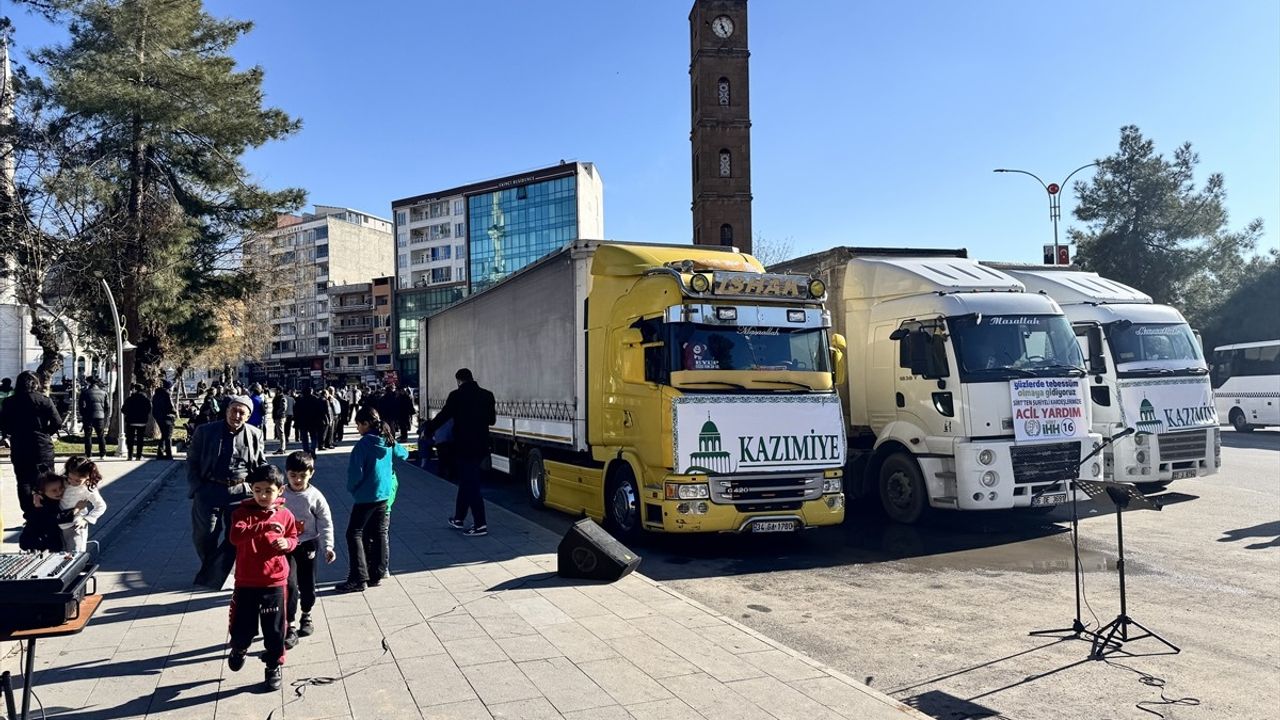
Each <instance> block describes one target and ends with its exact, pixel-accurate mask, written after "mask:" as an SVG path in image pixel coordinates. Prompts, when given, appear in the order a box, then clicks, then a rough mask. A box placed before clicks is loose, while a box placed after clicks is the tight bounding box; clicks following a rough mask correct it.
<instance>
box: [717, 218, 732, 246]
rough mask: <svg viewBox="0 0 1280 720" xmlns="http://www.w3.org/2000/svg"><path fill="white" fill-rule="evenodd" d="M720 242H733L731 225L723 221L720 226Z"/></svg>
mask: <svg viewBox="0 0 1280 720" xmlns="http://www.w3.org/2000/svg"><path fill="white" fill-rule="evenodd" d="M720 244H721V245H732V244H733V226H732V225H730V224H729V223H725V224H723V225H721V226H720Z"/></svg>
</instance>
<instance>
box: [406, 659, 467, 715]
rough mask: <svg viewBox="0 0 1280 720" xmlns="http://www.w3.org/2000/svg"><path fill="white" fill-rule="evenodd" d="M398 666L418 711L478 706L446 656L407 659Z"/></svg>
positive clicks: (459, 674) (465, 683)
mask: <svg viewBox="0 0 1280 720" xmlns="http://www.w3.org/2000/svg"><path fill="white" fill-rule="evenodd" d="M399 665H400V670H401V671H402V672H403V673H404V676H405V678H406V679H407V681H408V684H409V691H410V692H411V693H413V699H414V702H416V703H417V704H418V707H419V708H435V707H437V706H450V705H457V706H459V707H460V708H461V709H464V710H465V704H466V703H468V702H477V704H478V698H477V697H476V693H475V690H473V689H472V687H471V683H470V682H469V681H468V680H467V678H466V676H465V675H463V674H462V671H461V670H459V669H458V666H457V665H454V664H453V660H452V659H450V658H449V656H448V655H428V656H425V657H416V658H408V659H405V660H401V661H400V662H399ZM482 707H483V706H482Z"/></svg>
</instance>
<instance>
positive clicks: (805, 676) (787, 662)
mask: <svg viewBox="0 0 1280 720" xmlns="http://www.w3.org/2000/svg"><path fill="white" fill-rule="evenodd" d="M738 657H740V658H742V659H743V660H746V661H747V662H749V663H751V664H752V665H754V666H756V667H758V668H760V669H761V670H763V671H765V672H766V673H768V674H769V675H770V676H772V677H775V678H777V679H779V680H781V681H782V682H785V683H789V682H792V681H795V680H809V679H811V678H820V677H827V674H826V673H825V672H823V671H822V670H820V669H819V668H816V667H814V666H812V665H810V664H808V663H806V662H804V661H803V660H801V659H799V658H796V657H793V656H791V655H788V654H787V653H784V652H782V651H781V650H765V651H764V652H754V653H743V654H742V655H739V656H738Z"/></svg>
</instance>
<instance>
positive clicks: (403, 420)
mask: <svg viewBox="0 0 1280 720" xmlns="http://www.w3.org/2000/svg"><path fill="white" fill-rule="evenodd" d="M396 401H397V414H396V425H397V427H396V429H397V430H399V432H400V442H408V441H409V429H410V428H409V426H410V425H412V424H413V416H414V415H415V414H416V413H417V412H418V409H417V408H416V407H415V406H414V404H413V395H411V394H410V393H409V388H400V393H399V396H398V397H397V398H396Z"/></svg>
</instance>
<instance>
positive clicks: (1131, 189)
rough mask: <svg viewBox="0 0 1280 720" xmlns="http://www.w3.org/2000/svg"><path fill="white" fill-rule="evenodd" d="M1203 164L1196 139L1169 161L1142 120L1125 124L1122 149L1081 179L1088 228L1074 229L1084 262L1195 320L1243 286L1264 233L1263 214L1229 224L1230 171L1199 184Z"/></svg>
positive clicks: (1081, 208) (1080, 209)
mask: <svg viewBox="0 0 1280 720" xmlns="http://www.w3.org/2000/svg"><path fill="white" fill-rule="evenodd" d="M1198 164H1199V157H1198V156H1197V155H1196V153H1195V152H1194V151H1192V149H1191V144H1190V143H1184V144H1183V145H1181V146H1180V147H1179V148H1178V149H1177V150H1175V151H1174V154H1173V159H1172V160H1167V159H1165V157H1164V156H1163V155H1159V154H1157V153H1156V151H1155V144H1154V143H1153V142H1152V141H1150V140H1147V139H1146V138H1144V137H1143V136H1142V133H1141V131H1140V130H1139V129H1138V128H1137V127H1136V126H1133V125H1128V126H1125V127H1123V128H1121V129H1120V148H1119V150H1118V151H1117V152H1116V154H1114V155H1111V156H1110V157H1106V158H1103V159H1102V160H1100V161H1098V171H1097V173H1096V174H1095V175H1094V177H1093V179H1092V180H1091V181H1089V182H1087V183H1085V182H1079V183H1076V185H1075V190H1076V196H1077V205H1076V209H1075V216H1076V218H1077V219H1079V220H1081V221H1082V222H1084V223H1086V226H1087V229H1086V230H1079V229H1072V230H1071V231H1070V233H1069V234H1070V236H1071V238H1072V239H1073V240H1074V241H1075V242H1076V244H1077V250H1076V261H1077V262H1078V263H1079V264H1080V266H1081V267H1083V268H1084V269H1086V270H1094V271H1096V272H1098V273H1100V274H1102V275H1105V276H1107V277H1109V278H1112V279H1114V280H1118V281H1120V282H1123V283H1126V284H1128V285H1132V286H1134V287H1136V288H1138V289H1140V290H1142V291H1143V292H1145V293H1147V294H1149V295H1151V296H1152V297H1153V298H1154V299H1155V300H1156V302H1160V303H1165V304H1168V305H1173V306H1175V307H1178V308H1179V309H1181V310H1182V312H1183V313H1184V314H1185V315H1186V316H1187V318H1188V319H1189V320H1190V321H1191V322H1192V324H1193V325H1196V324H1202V323H1203V322H1205V321H1206V320H1207V319H1208V317H1209V316H1210V315H1211V314H1212V312H1213V310H1214V308H1216V307H1217V306H1219V305H1221V304H1222V302H1223V301H1224V300H1225V299H1226V297H1227V295H1229V294H1230V292H1231V291H1232V290H1233V289H1235V288H1236V287H1239V284H1240V281H1241V278H1242V272H1244V270H1245V267H1246V265H1247V263H1248V259H1249V257H1250V256H1251V255H1252V254H1253V250H1254V248H1255V247H1256V245H1257V241H1258V238H1259V237H1260V236H1261V234H1262V220H1261V219H1256V220H1253V221H1251V222H1249V223H1248V224H1246V225H1245V226H1244V227H1243V228H1242V229H1240V230H1236V231H1231V230H1229V229H1228V227H1227V223H1228V218H1227V211H1226V208H1225V206H1224V202H1225V200H1226V189H1225V185H1224V182H1223V178H1222V175H1220V174H1218V173H1214V174H1211V175H1210V176H1209V177H1208V179H1207V180H1206V181H1205V184H1204V186H1203V187H1200V188H1197V186H1196V183H1195V177H1194V174H1195V168H1196V165H1198Z"/></svg>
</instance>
